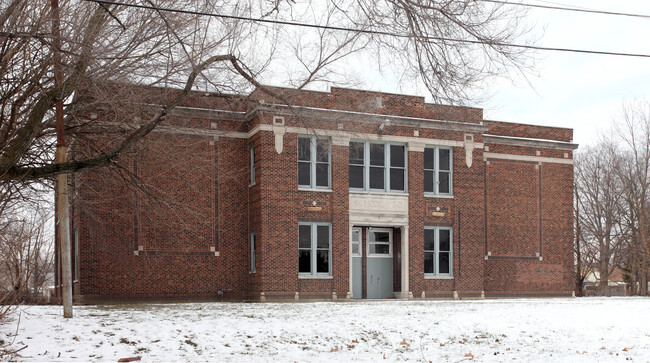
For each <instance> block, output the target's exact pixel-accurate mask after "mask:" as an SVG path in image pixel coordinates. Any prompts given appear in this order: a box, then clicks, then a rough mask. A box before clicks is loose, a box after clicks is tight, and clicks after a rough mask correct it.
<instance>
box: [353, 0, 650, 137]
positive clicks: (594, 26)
mask: <svg viewBox="0 0 650 363" xmlns="http://www.w3.org/2000/svg"><path fill="white" fill-rule="evenodd" d="M507 1H511V2H517V1H519V0H507ZM521 2H523V3H528V4H539V5H551V6H562V7H571V8H583V9H591V10H603V11H610V12H624V13H635V14H647V15H650V1H648V0H618V1H611V0H608V1H605V0H557V2H549V1H540V0H521ZM527 22H528V23H529V25H534V29H535V30H534V35H535V38H537V39H539V40H538V43H537V45H538V46H541V47H553V48H573V49H583V50H596V51H606V52H618V53H640V54H649V55H650V40H649V39H648V35H650V18H635V17H627V16H615V15H602V14H591V13H581V12H571V11H560V10H549V9H537V8H528V16H527ZM535 58H536V59H537V62H536V67H535V70H534V74H533V75H530V76H529V77H528V80H526V78H524V77H522V76H521V75H519V74H516V73H512V74H510V75H508V77H509V79H501V80H497V81H496V82H493V83H492V84H491V86H490V87H489V89H488V90H486V91H487V92H488V93H489V94H490V95H492V96H491V97H490V98H489V99H487V100H486V101H484V102H480V103H472V104H470V106H475V107H480V108H483V109H484V118H485V119H489V120H498V121H508V122H521V123H530V124H536V125H547V126H560V127H569V128H573V129H574V142H577V143H579V144H580V145H581V146H586V145H589V144H594V143H595V142H596V141H597V139H598V135H599V133H602V132H606V131H608V130H610V129H611V125H612V122H613V120H614V119H615V118H616V117H617V115H619V114H620V110H621V106H622V104H623V102H625V101H633V100H635V99H642V98H645V97H648V98H650V92H649V91H650V58H633V57H622V56H609V55H593V54H577V53H561V52H549V51H538V52H537V53H536V54H535ZM364 67H367V64H360V65H358V68H359V71H360V72H361V73H364V70H363V68H364ZM365 73H366V74H365V76H364V75H362V78H363V80H362V82H363V84H362V86H361V87H362V88H364V89H370V90H376V91H382V92H395V93H405V94H412V95H419V96H426V95H427V91H426V89H424V88H422V87H419V88H418V87H416V86H405V85H404V84H396V82H395V77H393V78H391V77H390V75H384V77H378V75H377V73H376V72H369V71H368V70H366V71H365ZM427 100H428V101H430V100H429V97H427Z"/></svg>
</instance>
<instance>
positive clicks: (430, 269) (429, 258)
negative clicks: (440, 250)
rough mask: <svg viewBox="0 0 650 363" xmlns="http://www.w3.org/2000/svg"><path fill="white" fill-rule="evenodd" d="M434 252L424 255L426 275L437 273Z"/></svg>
mask: <svg viewBox="0 0 650 363" xmlns="http://www.w3.org/2000/svg"><path fill="white" fill-rule="evenodd" d="M433 255H434V253H433V252H425V253H424V273H425V274H432V273H434V272H435V269H434V263H433Z"/></svg>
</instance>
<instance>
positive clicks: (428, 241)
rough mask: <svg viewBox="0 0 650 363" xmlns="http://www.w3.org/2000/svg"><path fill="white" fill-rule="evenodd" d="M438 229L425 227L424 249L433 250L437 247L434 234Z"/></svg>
mask: <svg viewBox="0 0 650 363" xmlns="http://www.w3.org/2000/svg"><path fill="white" fill-rule="evenodd" d="M435 234H436V231H435V230H434V229H425V230H424V250H425V251H433V250H434V249H435V248H436V247H435V243H434V236H435Z"/></svg>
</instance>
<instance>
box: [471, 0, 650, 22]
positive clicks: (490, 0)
mask: <svg viewBox="0 0 650 363" xmlns="http://www.w3.org/2000/svg"><path fill="white" fill-rule="evenodd" d="M478 1H482V2H486V3H495V4H505V5H516V6H525V7H530V8H541V9H551V10H563V11H575V12H580V13H591V14H603V15H617V16H629V17H634V18H644V19H650V15H644V14H633V13H620V12H616V11H605V10H592V9H584V8H582V9H581V8H571V7H565V6H553V5H539V4H530V3H516V2H510V1H503V0H478Z"/></svg>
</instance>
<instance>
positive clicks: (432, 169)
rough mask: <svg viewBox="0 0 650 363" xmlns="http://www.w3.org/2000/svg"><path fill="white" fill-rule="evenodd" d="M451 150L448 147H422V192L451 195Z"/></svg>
mask: <svg viewBox="0 0 650 363" xmlns="http://www.w3.org/2000/svg"><path fill="white" fill-rule="evenodd" d="M452 160H453V159H452V150H451V148H448V147H427V148H425V149H424V193H425V194H432V195H452V190H451V189H452V188H451V186H452V170H451V169H452Z"/></svg>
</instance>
